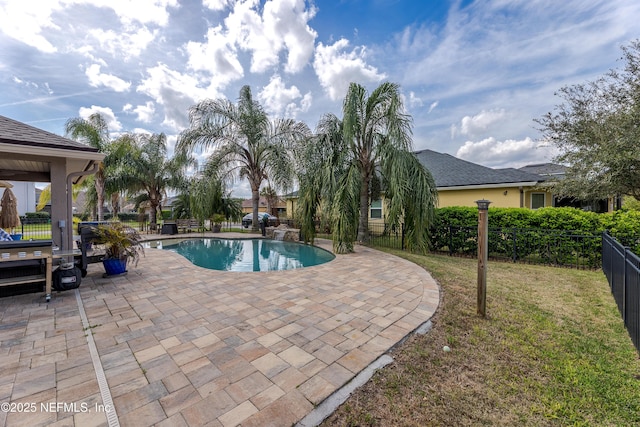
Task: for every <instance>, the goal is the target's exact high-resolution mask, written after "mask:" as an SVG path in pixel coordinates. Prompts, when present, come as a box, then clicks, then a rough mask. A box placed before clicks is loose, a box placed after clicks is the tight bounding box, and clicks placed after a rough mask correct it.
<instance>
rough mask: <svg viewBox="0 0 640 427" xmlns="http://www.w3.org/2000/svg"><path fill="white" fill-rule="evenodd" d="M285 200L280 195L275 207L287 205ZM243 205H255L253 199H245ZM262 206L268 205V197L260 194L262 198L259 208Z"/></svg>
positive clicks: (245, 206)
mask: <svg viewBox="0 0 640 427" xmlns="http://www.w3.org/2000/svg"><path fill="white" fill-rule="evenodd" d="M285 206H286V204H285V201H284V200H283V199H282V197H280V196H279V197H278V200H277V201H276V205H275V206H273V207H274V208H283V207H285ZM242 207H243V208H252V207H253V200H252V199H244V200H243V201H242ZM261 207H267V198H266V197H263V196H260V200H259V201H258V208H261Z"/></svg>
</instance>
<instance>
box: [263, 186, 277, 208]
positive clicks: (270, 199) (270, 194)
mask: <svg viewBox="0 0 640 427" xmlns="http://www.w3.org/2000/svg"><path fill="white" fill-rule="evenodd" d="M260 195H261V196H262V197H264V198H265V199H266V200H267V212H268V213H269V215H275V214H274V210H275V209H276V205H277V204H278V193H277V192H276V190H275V188H273V187H272V186H270V185H267V186H266V187H264V188H263V189H262V190H260Z"/></svg>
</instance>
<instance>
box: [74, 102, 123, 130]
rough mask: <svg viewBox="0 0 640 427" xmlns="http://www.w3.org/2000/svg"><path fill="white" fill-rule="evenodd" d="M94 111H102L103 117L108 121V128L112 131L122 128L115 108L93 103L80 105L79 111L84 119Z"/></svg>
mask: <svg viewBox="0 0 640 427" xmlns="http://www.w3.org/2000/svg"><path fill="white" fill-rule="evenodd" d="M94 113H100V114H101V115H102V117H104V119H105V121H106V122H107V128H108V129H109V130H110V131H115V132H118V131H120V130H122V124H121V123H120V122H119V121H118V119H117V118H116V115H115V114H114V113H113V110H112V109H111V108H109V107H100V106H97V105H92V106H91V107H88V108H87V107H80V110H79V111H78V115H79V116H80V117H82V118H83V119H85V120H86V119H88V118H89V116H90V115H92V114H94Z"/></svg>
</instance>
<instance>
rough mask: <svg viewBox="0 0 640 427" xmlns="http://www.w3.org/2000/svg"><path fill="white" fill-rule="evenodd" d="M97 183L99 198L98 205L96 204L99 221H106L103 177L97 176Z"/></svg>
mask: <svg viewBox="0 0 640 427" xmlns="http://www.w3.org/2000/svg"><path fill="white" fill-rule="evenodd" d="M95 185H96V196H97V199H98V200H97V202H98V206H96V209H97V211H98V221H104V180H103V179H102V178H101V177H98V176H96V180H95Z"/></svg>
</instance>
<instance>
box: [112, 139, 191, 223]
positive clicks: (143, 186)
mask: <svg viewBox="0 0 640 427" xmlns="http://www.w3.org/2000/svg"><path fill="white" fill-rule="evenodd" d="M110 154H112V155H113V156H114V157H117V158H119V159H120V161H119V162H117V163H115V164H114V165H113V167H112V168H110V169H109V172H110V173H109V180H108V183H107V184H108V186H109V188H110V189H111V190H112V191H116V190H120V191H126V192H128V193H129V194H131V195H133V196H135V200H136V202H137V204H140V203H141V202H143V201H146V202H148V204H149V208H150V211H151V212H150V221H151V223H152V224H155V223H156V222H157V212H158V209H159V208H161V206H162V200H163V198H164V197H165V196H166V193H167V191H168V190H170V189H184V188H185V187H186V185H187V180H186V178H185V174H184V170H185V168H186V167H187V166H189V165H190V164H191V163H190V159H189V158H188V157H186V156H182V155H180V154H177V155H174V156H173V157H172V158H169V159H168V158H167V138H166V136H165V135H164V134H162V133H161V134H152V135H150V134H142V135H127V136H124V137H121V138H119V139H118V140H116V141H115V142H114V144H113V146H112V148H111V150H110Z"/></svg>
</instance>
